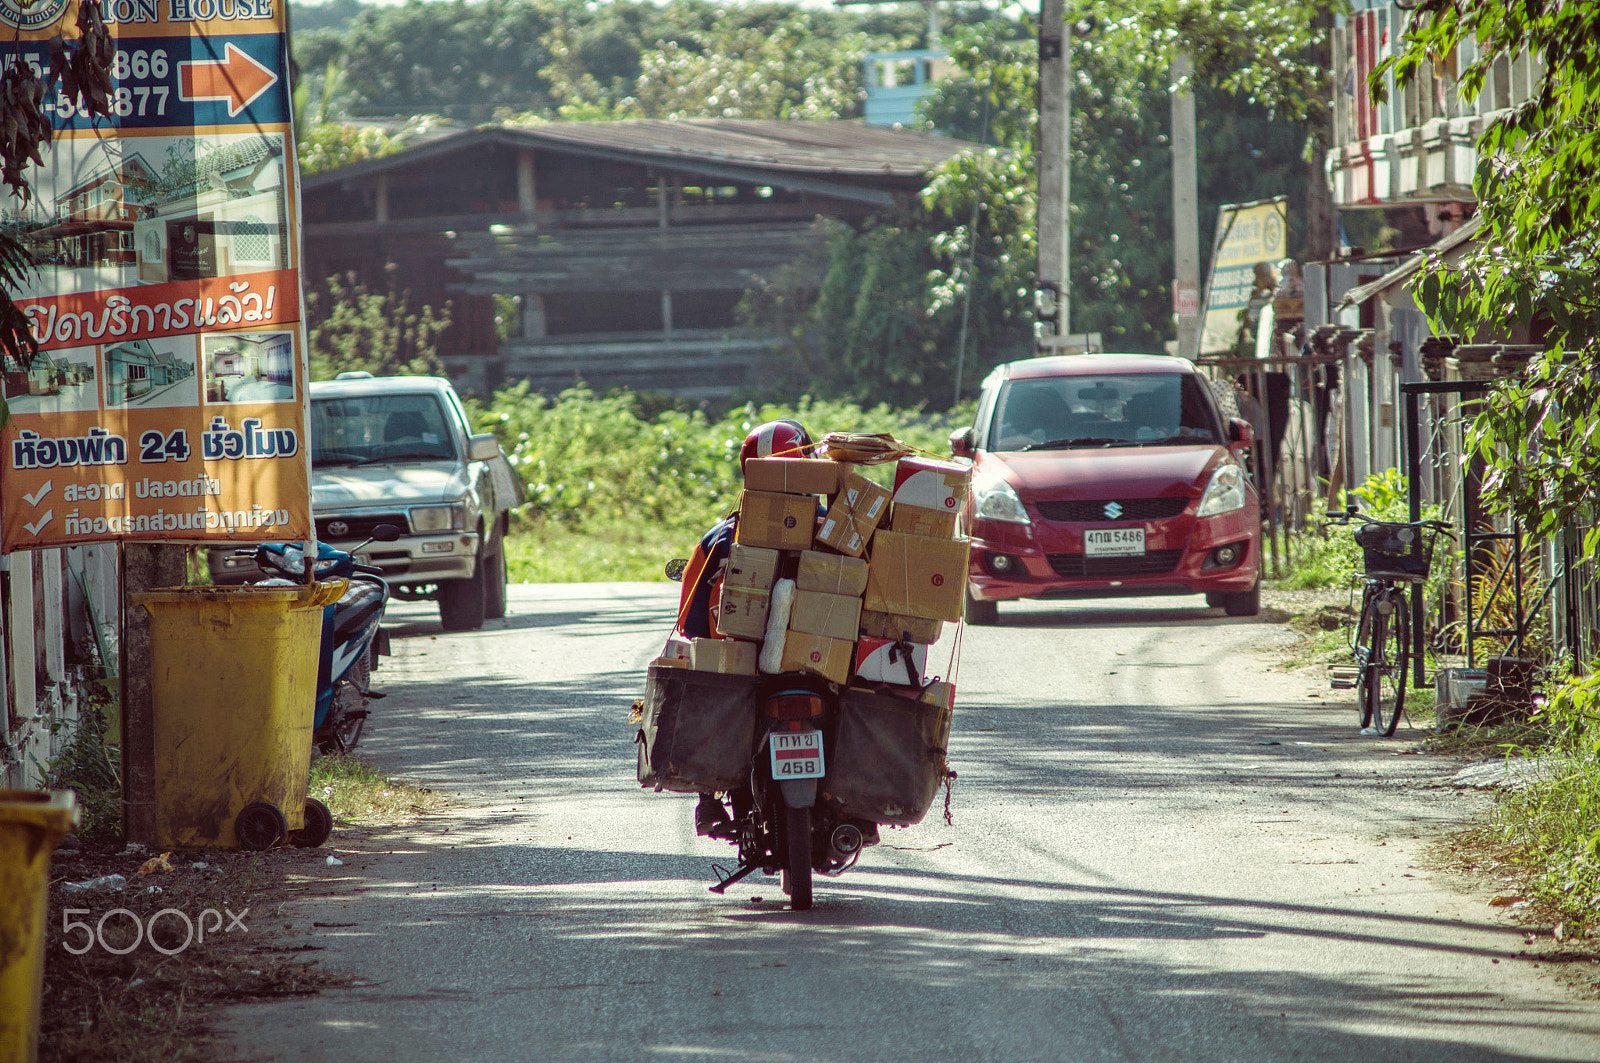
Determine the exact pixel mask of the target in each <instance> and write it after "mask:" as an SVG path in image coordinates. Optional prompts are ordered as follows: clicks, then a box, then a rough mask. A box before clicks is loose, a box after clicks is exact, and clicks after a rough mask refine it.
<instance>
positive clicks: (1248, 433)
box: [1228, 417, 1256, 450]
mask: <svg viewBox="0 0 1600 1063" xmlns="http://www.w3.org/2000/svg"><path fill="white" fill-rule="evenodd" d="M1255 443H1256V430H1255V429H1254V428H1251V427H1250V422H1249V421H1246V420H1244V419H1242V418H1239V417H1234V418H1232V419H1231V420H1229V421H1228V449H1229V450H1248V449H1249V448H1251V447H1253V446H1255Z"/></svg>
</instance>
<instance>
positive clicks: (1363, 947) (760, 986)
mask: <svg viewBox="0 0 1600 1063" xmlns="http://www.w3.org/2000/svg"><path fill="white" fill-rule="evenodd" d="M675 591H676V587H673V586H668V585H647V584H606V585H566V586H524V587H513V588H512V616H511V618H510V619H509V620H507V621H505V622H504V623H498V622H493V623H491V625H490V626H489V628H486V629H485V630H484V631H482V632H477V633H472V634H465V635H444V634H442V633H440V631H439V628H438V625H437V623H436V620H435V616H436V614H434V613H433V612H432V611H431V610H430V609H429V607H427V606H424V605H413V606H404V605H401V606H397V607H396V609H395V610H394V612H393V613H392V614H391V620H392V621H394V622H397V623H399V624H400V627H399V630H398V631H397V636H398V637H397V638H396V639H395V643H394V645H395V653H396V656H395V657H394V658H393V659H391V660H390V661H389V662H387V663H386V666H385V668H384V669H383V670H382V671H380V672H379V673H378V679H379V680H380V683H379V687H380V689H385V690H387V691H388V692H389V694H390V695H391V696H390V697H389V698H388V699H387V700H385V701H383V702H381V703H380V704H379V705H378V706H377V707H376V708H377V711H376V712H375V713H374V716H373V718H372V721H371V726H370V728H369V730H368V732H367V737H366V738H365V739H364V740H363V752H364V753H366V754H367V755H368V756H370V757H371V758H373V759H375V760H376V761H378V762H379V763H381V764H383V765H384V766H386V767H388V768H390V769H392V770H394V771H397V772H399V773H402V774H404V775H406V776H408V777H410V778H413V779H418V780H421V781H424V782H425V783H426V784H428V785H430V786H434V787H437V788H441V789H444V790H447V791H449V792H451V793H453V794H455V795H456V796H457V797H458V798H459V803H458V804H457V806H456V807H455V808H454V810H453V811H451V812H449V813H446V814H444V815H440V816H434V817H429V818H428V819H427V820H426V821H425V822H423V823H422V824H420V825H419V826H417V827H415V828H410V829H406V830H403V831H399V832H396V833H394V834H393V835H391V836H388V837H387V838H384V839H379V840H378V841H379V842H380V844H377V845H374V844H372V843H371V842H368V843H366V844H365V845H364V847H354V846H350V845H344V846H342V847H341V844H340V840H339V837H338V835H337V834H336V835H335V838H334V840H333V841H332V842H331V843H330V845H331V846H332V851H333V852H335V853H337V854H338V855H339V856H340V857H341V858H342V859H344V860H345V861H346V863H345V864H344V865H343V866H340V867H328V868H326V869H325V871H326V875H325V877H324V878H323V879H322V880H320V881H319V882H317V883H315V884H313V888H312V889H311V890H310V891H309V892H308V893H307V894H306V896H307V897H308V899H307V900H305V901H301V902H297V903H295V904H293V905H291V906H289V907H287V908H286V909H284V913H283V914H284V922H286V923H293V924H295V925H297V926H299V927H303V928H305V929H306V930H307V932H308V933H309V934H310V935H313V936H314V939H315V940H316V942H317V944H320V945H324V946H326V947H327V951H325V952H323V953H321V955H322V956H323V957H324V962H325V963H327V964H329V965H331V966H334V967H339V968H342V969H345V970H349V971H352V972H355V973H356V975H357V976H358V977H359V979H360V984H359V985H358V986H357V987H355V988H351V989H341V990H334V991H330V992H325V993H323V994H322V995H320V996H317V997H312V998H306V999H302V1000H296V1001H293V1002H288V1003H276V1004H271V1005H254V1006H249V1007H244V1008H239V1009H236V1010H235V1011H234V1012H233V1013H232V1014H231V1016H230V1019H229V1028H230V1030H231V1031H232V1033H233V1036H234V1038H235V1040H236V1043H237V1044H238V1045H239V1046H240V1049H241V1052H242V1054H243V1055H245V1056H246V1057H247V1058H251V1059H263V1060H265V1059H271V1060H330V1061H338V1063H366V1061H377V1063H411V1061H423V1060H472V1061H490V1060H494V1061H499V1060H507V1061H510V1060H539V1061H568V1060H573V1061H577V1060H582V1061H590V1060H628V1061H638V1060H651V1059H661V1060H718V1061H720V1060H748V1061H759V1063H768V1061H770V1063H801V1061H830V1063H834V1061H852V1063H855V1061H860V1063H894V1061H902V1060H904V1061H912V1060H916V1061H919V1063H922V1061H927V1060H963V1061H965V1060H983V1061H996V1063H1022V1061H1032V1060H1049V1061H1056V1060H1061V1061H1074V1063H1076V1061H1101V1060H1105V1061H1112V1060H1117V1061H1121V1060H1139V1061H1164V1060H1172V1061H1184V1063H1244V1061H1278V1060H1307V1061H1312V1060H1317V1061H1320V1060H1327V1061H1338V1063H1351V1061H1359V1063H1379V1061H1390V1060H1393V1061H1400V1060H1406V1061H1435V1060H1437V1061H1439V1063H1469V1061H1471V1063H1476V1061H1487V1060H1497V1061H1510V1060H1586V1061H1593V1060H1595V1059H1600V1006H1597V1005H1596V1004H1595V1003H1593V1002H1584V1001H1578V1000H1575V999H1573V998H1571V997H1570V996H1568V995H1567V994H1566V993H1565V991H1564V990H1562V989H1561V988H1560V987H1559V986H1558V985H1557V984H1556V983H1555V982H1554V980H1552V979H1551V978H1549V977H1548V975H1549V971H1548V968H1545V969H1540V968H1536V967H1535V966H1534V963H1533V961H1531V960H1529V959H1526V958H1519V957H1518V953H1519V952H1520V951H1521V950H1523V948H1524V943H1523V936H1522V931H1521V930H1520V929H1519V928H1517V927H1515V926H1513V925H1512V924H1511V923H1510V922H1509V921H1507V920H1506V919H1505V918H1504V915H1503V913H1501V912H1500V910H1498V909H1492V908H1490V907H1488V906H1487V905H1486V903H1485V901H1486V898H1485V897H1484V896H1482V895H1469V894H1462V893H1458V892H1455V891H1453V890H1452V889H1451V888H1450V887H1449V885H1448V884H1446V883H1444V882H1442V881H1439V880H1437V878H1436V877H1435V876H1433V875H1432V874H1430V872H1429V871H1428V870H1427V869H1426V868H1425V867H1424V866H1422V865H1423V864H1424V860H1423V858H1422V853H1423V849H1424V846H1425V845H1426V843H1427V841H1428V840H1429V839H1431V838H1433V837H1436V836H1437V835H1438V834H1439V833H1441V832H1442V831H1444V830H1446V829H1448V828H1449V827H1450V826H1451V825H1453V824H1455V823H1458V822H1460V821H1462V820H1463V819H1465V818H1467V817H1469V816H1470V815H1472V814H1473V813H1475V812H1477V811H1480V810H1481V809H1482V808H1483V807H1484V800H1485V799H1484V798H1482V797H1481V796H1479V795H1477V794H1472V793H1466V794H1464V793H1461V792H1458V791H1456V790H1453V789H1450V788H1448V787H1446V786H1443V785H1442V783H1443V782H1444V781H1445V780H1446V779H1447V778H1448V776H1449V775H1450V773H1452V772H1453V771H1454V770H1455V769H1456V768H1457V767H1459V765H1457V764H1456V763H1454V762H1447V761H1442V760H1441V759H1439V758H1434V757H1426V756H1411V755H1396V754H1400V753H1402V752H1403V751H1405V750H1406V749H1408V748H1409V746H1410V743H1409V742H1408V741H1406V740H1405V734H1404V732H1402V735H1401V737H1400V738H1398V739H1396V740H1393V741H1382V740H1376V739H1371V738H1361V737H1359V736H1358V735H1357V734H1356V733H1355V732H1356V726H1355V724H1356V721H1355V713H1354V709H1353V708H1351V707H1349V704H1348V702H1347V701H1346V700H1344V699H1345V698H1346V695H1342V694H1332V693H1330V692H1328V691H1326V690H1325V689H1319V684H1318V683H1317V681H1316V678H1315V677H1313V676H1309V675H1306V674H1300V675H1295V674H1290V673H1286V672H1284V671H1283V670H1281V669H1280V668H1277V667H1276V666H1275V661H1276V655H1275V653H1274V647H1275V646H1278V647H1281V646H1282V645H1284V644H1285V642H1286V640H1287V639H1288V635H1287V633H1286V632H1285V631H1284V630H1283V629H1282V628H1281V627H1280V626H1277V625H1275V624H1273V623H1271V622H1270V621H1268V622H1258V621H1243V620H1230V619H1226V618H1223V617H1221V616H1220V615H1219V613H1218V612H1217V611H1213V610H1205V609H1202V608H1199V607H1198V601H1199V600H1198V599H1146V600H1142V601H1138V602H1132V603H1081V604H1052V605H1041V606H1037V607H1020V608H1019V607H1009V608H1007V609H1005V610H1004V611H1003V612H1002V623H1001V625H1000V626H998V627H991V628H973V629H969V630H968V631H967V632H966V635H965V641H964V645H963V648H962V650H963V652H962V655H961V666H960V670H959V674H958V676H957V685H958V697H957V708H956V714H955V729H954V734H953V737H952V761H953V764H954V766H955V767H956V769H957V770H958V771H959V773H960V778H959V781H958V782H957V783H956V785H955V788H954V792H953V801H952V812H953V815H954V823H953V825H946V824H945V823H944V822H943V818H942V816H940V815H938V814H937V813H930V815H929V817H928V819H927V820H926V821H925V822H924V823H923V824H921V825H920V826H917V827H914V828H910V829H907V830H899V831H885V834H884V840H883V844H882V845H881V846H879V847H877V848H876V849H873V850H869V852H868V853H867V855H866V857H865V858H864V859H863V860H862V863H861V865H860V866H859V867H858V868H857V869H856V870H854V871H851V872H849V873H848V874H846V875H845V876H843V877H842V878H839V879H825V878H819V879H818V882H817V900H816V907H815V909H814V910H812V911H811V912H807V913H796V912H791V911H789V910H787V909H786V907H785V905H784V900H783V894H782V893H781V891H780V890H779V889H778V884H777V881H776V880H775V879H762V878H759V877H758V878H757V879H755V880H754V881H747V883H745V884H741V885H738V886H735V887H733V888H732V889H731V890H730V891H729V893H728V895H727V896H725V897H718V896H715V895H713V894H711V893H709V892H707V890H706V887H707V886H708V885H710V884H711V882H712V881H713V879H712V876H711V870H710V868H711V864H712V862H713V861H718V862H722V863H724V864H730V865H731V859H730V858H731V856H732V850H731V848H730V847H728V846H726V845H724V844H723V843H720V842H713V841H708V840H705V839H699V838H696V837H695V836H694V833H693V828H692V824H691V811H692V808H693V799H692V798H688V797H683V796H674V795H666V794H653V793H645V792H641V791H640V790H639V788H638V786H637V785H636V784H635V782H634V747H633V745H632V741H631V740H632V729H631V728H630V727H629V726H628V724H627V722H626V717H627V712H628V707H629V705H630V703H631V702H632V701H633V699H634V698H635V697H637V696H638V694H639V693H640V688H641V686H642V672H643V667H644V665H645V663H646V662H647V661H648V660H649V659H650V658H651V657H653V656H654V655H655V654H656V653H657V651H658V650H659V648H660V645H661V642H662V641H663V638H664V636H665V632H666V629H667V628H668V627H669V625H670V619H671V613H672V607H673V604H674V599H673V598H672V597H671V595H672V594H673V592H675ZM1413 737H1415V735H1414V734H1413ZM317 870H318V871H323V870H324V869H323V868H322V867H320V866H319V867H318V869H317ZM313 923H324V924H333V925H327V926H323V927H313V926H312V924H313Z"/></svg>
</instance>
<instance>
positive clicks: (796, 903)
mask: <svg viewBox="0 0 1600 1063" xmlns="http://www.w3.org/2000/svg"><path fill="white" fill-rule="evenodd" d="M783 816H784V822H783V825H784V836H785V838H784V848H785V850H786V851H785V854H784V855H785V859H784V865H783V891H784V892H785V893H787V894H788V895H789V907H791V908H793V909H794V910H795V911H797V912H803V911H806V910H808V909H809V908H810V907H811V810H810V809H809V808H788V807H785V808H784V810H783Z"/></svg>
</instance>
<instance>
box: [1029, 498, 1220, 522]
mask: <svg viewBox="0 0 1600 1063" xmlns="http://www.w3.org/2000/svg"><path fill="white" fill-rule="evenodd" d="M1188 504H1189V500H1188V499H1187V498H1115V499H1113V498H1105V499H1100V500H1099V501H1091V502H1035V503H1034V505H1035V506H1037V507H1038V508H1039V513H1040V515H1041V516H1043V517H1044V519H1045V520H1055V521H1070V522H1075V523H1079V524H1098V523H1101V522H1104V521H1108V520H1118V521H1122V520H1166V519H1167V518H1168V517H1176V516H1177V515H1178V514H1179V513H1182V512H1183V510H1184V507H1185V506H1187V505H1188ZM1107 506H1116V507H1118V508H1120V510H1121V512H1119V513H1117V515H1116V516H1114V517H1113V516H1107V515H1106V507H1107Z"/></svg>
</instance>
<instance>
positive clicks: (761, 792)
mask: <svg viewBox="0 0 1600 1063" xmlns="http://www.w3.org/2000/svg"><path fill="white" fill-rule="evenodd" d="M682 573H683V563H682V562H680V561H674V562H672V563H671V564H669V566H668V568H667V574H668V577H669V578H672V579H681V578H682ZM675 641H676V642H679V643H680V644H679V645H678V646H677V647H675V646H674V642H675ZM685 648H686V645H685V644H682V643H681V636H679V635H677V634H675V635H674V636H673V639H672V640H669V642H668V649H667V651H666V653H665V654H664V656H663V658H661V659H659V660H658V661H657V662H655V663H654V664H653V665H652V666H651V668H650V669H649V672H648V685H647V693H646V697H645V699H643V701H641V702H640V704H639V706H638V708H639V719H640V722H641V724H642V726H641V728H640V731H639V734H638V735H637V736H636V742H637V743H638V745H639V781H640V783H641V784H642V785H644V786H653V787H654V788H655V789H656V790H671V791H676V792H685V791H698V792H700V793H702V794H709V793H712V792H725V793H727V795H728V798H729V801H730V803H731V805H732V817H731V819H728V820H723V821H721V822H719V823H717V824H716V825H715V826H712V827H711V828H710V830H709V834H710V836H711V837H714V838H720V839H722V840H724V841H728V842H731V843H732V844H733V845H734V846H735V847H736V848H737V850H738V854H739V857H738V859H739V862H738V866H736V867H735V868H733V869H732V870H731V871H730V870H727V869H725V868H723V867H720V866H717V865H713V870H714V871H715V873H716V875H717V883H716V885H714V886H711V887H710V890H711V892H713V893H717V894H721V893H723V892H725V891H726V890H727V889H728V887H730V886H732V885H733V884H734V883H736V882H739V881H741V880H743V879H745V878H747V877H749V876H750V875H753V874H755V873H756V872H758V871H759V872H762V873H764V874H767V875H778V876H779V877H780V881H781V886H782V889H783V891H784V892H785V893H787V894H788V895H789V902H790V906H791V907H792V908H794V909H795V910H799V911H804V910H806V909H809V908H810V907H811V906H812V892H813V889H812V886H813V876H814V874H821V875H825V876H829V877H834V876H838V875H841V874H843V873H844V872H846V871H848V870H850V868H852V867H854V866H855V864H856V863H857V862H858V861H859V860H860V858H861V854H862V852H863V851H864V850H865V849H867V848H869V847H871V846H873V845H876V844H878V842H879V826H880V825H892V826H911V825H914V824H916V823H918V822H920V821H921V820H922V817H923V816H924V814H926V812H927V811H928V809H929V807H930V806H931V805H932V803H933V799H934V797H935V795H936V793H937V790H938V789H939V787H940V786H942V785H945V784H947V782H948V781H949V780H952V779H954V777H955V773H954V772H952V771H950V770H949V769H948V766H947V763H946V752H947V746H948V743H949V735H950V718H951V717H950V706H949V704H948V703H943V704H940V703H935V702H932V701H927V700H918V699H917V698H916V697H915V696H906V695H905V694H903V693H898V694H897V693H889V692H886V691H885V689H884V688H879V689H877V690H874V689H868V688H862V687H857V686H848V687H841V686H839V685H835V684H833V683H831V682H829V681H828V680H827V679H824V678H821V677H819V676H815V675H810V674H804V673H799V672H780V673H776V674H766V675H760V676H747V675H734V674H726V673H719V672H710V671H698V670H695V669H692V668H688V667H683V665H685V664H687V662H686V661H683V660H673V659H672V658H674V657H675V656H676V657H681V656H682V655H681V653H676V652H675V650H682V649H685ZM713 800H714V799H713ZM947 813H948V809H947Z"/></svg>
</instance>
